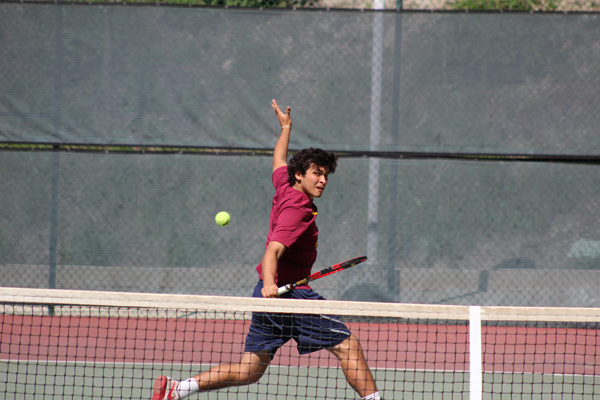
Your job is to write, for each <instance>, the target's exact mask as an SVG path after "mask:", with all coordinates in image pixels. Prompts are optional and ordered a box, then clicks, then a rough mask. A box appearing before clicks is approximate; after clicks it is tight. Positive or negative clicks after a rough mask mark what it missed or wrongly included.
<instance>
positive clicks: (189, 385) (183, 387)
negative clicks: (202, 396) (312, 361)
mask: <svg viewBox="0 0 600 400" xmlns="http://www.w3.org/2000/svg"><path fill="white" fill-rule="evenodd" d="M199 391H200V386H198V382H196V380H195V379H194V378H190V379H186V380H185V381H181V382H179V390H178V392H179V398H180V399H185V398H186V397H188V396H189V395H191V394H194V393H196V392H199Z"/></svg>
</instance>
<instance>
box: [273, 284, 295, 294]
mask: <svg viewBox="0 0 600 400" xmlns="http://www.w3.org/2000/svg"><path fill="white" fill-rule="evenodd" d="M291 286H292V285H285V286H282V287H280V288H279V289H277V296H279V295H282V294H284V293H287V292H289V291H290V290H292V287H291Z"/></svg>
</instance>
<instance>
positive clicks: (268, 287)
mask: <svg viewBox="0 0 600 400" xmlns="http://www.w3.org/2000/svg"><path fill="white" fill-rule="evenodd" d="M284 251H285V246H284V245H283V244H281V243H279V242H270V243H269V244H268V245H267V249H266V250H265V254H264V256H263V258H262V279H263V289H262V290H261V293H262V295H263V297H275V296H277V285H276V281H275V279H276V276H277V263H278V261H279V259H280V258H281V256H282V255H283V253H284Z"/></svg>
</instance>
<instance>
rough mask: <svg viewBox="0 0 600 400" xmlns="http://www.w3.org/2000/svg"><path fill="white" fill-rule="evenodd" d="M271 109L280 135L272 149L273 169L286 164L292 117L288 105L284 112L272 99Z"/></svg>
mask: <svg viewBox="0 0 600 400" xmlns="http://www.w3.org/2000/svg"><path fill="white" fill-rule="evenodd" d="M272 106H273V110H275V115H277V119H278V120H279V124H280V125H281V135H280V136H279V140H278V141H277V144H276V145H275V150H274V151H273V171H275V170H276V169H277V168H279V167H283V166H284V165H287V153H288V147H289V144H290V132H291V131H292V118H291V117H290V111H291V109H290V107H288V108H286V110H285V113H284V112H283V111H281V110H280V109H279V107H278V106H277V102H276V101H275V100H273V104H272Z"/></svg>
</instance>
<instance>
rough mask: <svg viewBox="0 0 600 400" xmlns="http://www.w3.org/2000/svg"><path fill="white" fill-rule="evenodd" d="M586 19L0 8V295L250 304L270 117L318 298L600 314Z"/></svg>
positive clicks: (598, 149)
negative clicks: (295, 176)
mask: <svg viewBox="0 0 600 400" xmlns="http://www.w3.org/2000/svg"><path fill="white" fill-rule="evenodd" d="M598 18H599V15H597V14H594V13H581V14H567V15H564V14H556V13H547V14H524V13H503V14H500V13H492V14H489V13H468V14H466V13H430V12H407V13H404V12H400V13H397V12H373V13H367V12H359V11H344V12H342V11H326V10H320V11H310V10H303V11H293V10H242V9H234V10H231V9H225V8H201V7H198V8H184V7H157V6H151V5H147V6H140V7H129V6H123V5H72V4H68V5H53V4H31V3H26V4H20V3H0V60H1V61H0V79H1V80H2V82H3V90H2V92H1V93H0V118H1V119H0V141H1V142H2V143H3V144H2V146H1V148H0V163H1V165H2V166H3V177H2V179H1V180H0V201H1V204H2V205H3V206H2V208H1V209H0V272H1V278H0V284H1V285H2V286H23V287H42V288H44V287H56V288H65V289H92V290H94V289H96V290H116V291H144V292H157V293H158V292H160V293H193V294H207V295H208V294H211V295H233V296H247V295H248V294H249V293H250V291H251V288H252V287H253V286H254V284H255V281H256V279H257V275H256V272H255V271H254V267H255V266H256V265H257V264H258V262H259V261H260V258H261V256H262V253H263V250H264V246H265V243H264V241H265V238H266V234H267V230H268V217H269V209H270V204H271V197H272V194H273V189H272V186H271V180H270V169H271V166H270V165H271V160H270V149H272V147H273V146H274V143H275V141H276V139H277V137H276V135H277V132H278V130H277V125H276V121H275V118H274V116H273V114H272V110H271V109H270V100H271V99H272V98H276V99H277V100H278V102H279V103H280V104H281V105H283V106H287V105H290V106H292V115H293V117H294V131H293V138H292V144H291V148H292V149H300V148H303V147H308V146H318V147H323V148H326V149H328V150H333V151H337V152H339V153H340V154H341V160H340V167H339V169H338V171H337V172H336V173H335V174H334V175H333V176H332V179H331V182H330V184H329V186H328V188H327V192H326V194H325V196H324V197H323V198H322V199H319V200H318V202H317V206H318V207H319V218H318V224H319V227H320V243H319V251H320V255H319V259H318V264H317V265H316V266H315V268H319V267H324V266H327V265H331V264H333V263H336V262H339V261H343V260H345V259H348V258H351V257H354V256H359V255H363V254H367V255H368V256H369V262H368V263H366V264H364V265H361V266H358V267H357V268H354V269H351V270H349V271H346V272H344V273H341V274H336V275H334V276H331V277H328V278H327V279H323V280H322V282H321V281H320V282H318V283H316V284H315V288H316V289H317V290H318V291H319V292H321V293H322V294H324V295H325V296H326V297H329V298H332V299H345V300H368V301H399V302H417V303H437V304H481V305H507V306H508V305H523V306H525V305H527V306H583V307H586V306H594V307H597V306H599V305H600V298H598V296H597V294H596V293H597V287H598V283H600V282H599V281H600V272H599V271H600V236H599V235H598V232H599V231H600V230H599V229H598V228H599V226H598V225H599V223H600V220H599V218H598V217H597V212H596V210H597V206H598V201H599V200H598V199H600V196H599V195H600V193H599V191H600V189H599V185H597V182H598V174H599V171H600V170H599V169H598V156H600V141H599V139H598V138H599V137H600V136H599V135H598V128H597V127H598V126H600V121H599V118H600V117H599V116H598V113H597V104H598V93H597V90H596V88H597V87H599V86H600V82H599V76H600V73H599V72H600V71H599V69H600V47H598V43H597V40H596V38H597V37H598V33H599V32H598V29H599V28H598V26H600V25H599V24H598ZM222 210H227V211H229V212H230V214H231V215H232V222H231V224H230V225H229V226H227V227H219V226H217V225H216V224H215V223H214V216H215V214H216V213H217V212H218V211H222Z"/></svg>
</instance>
